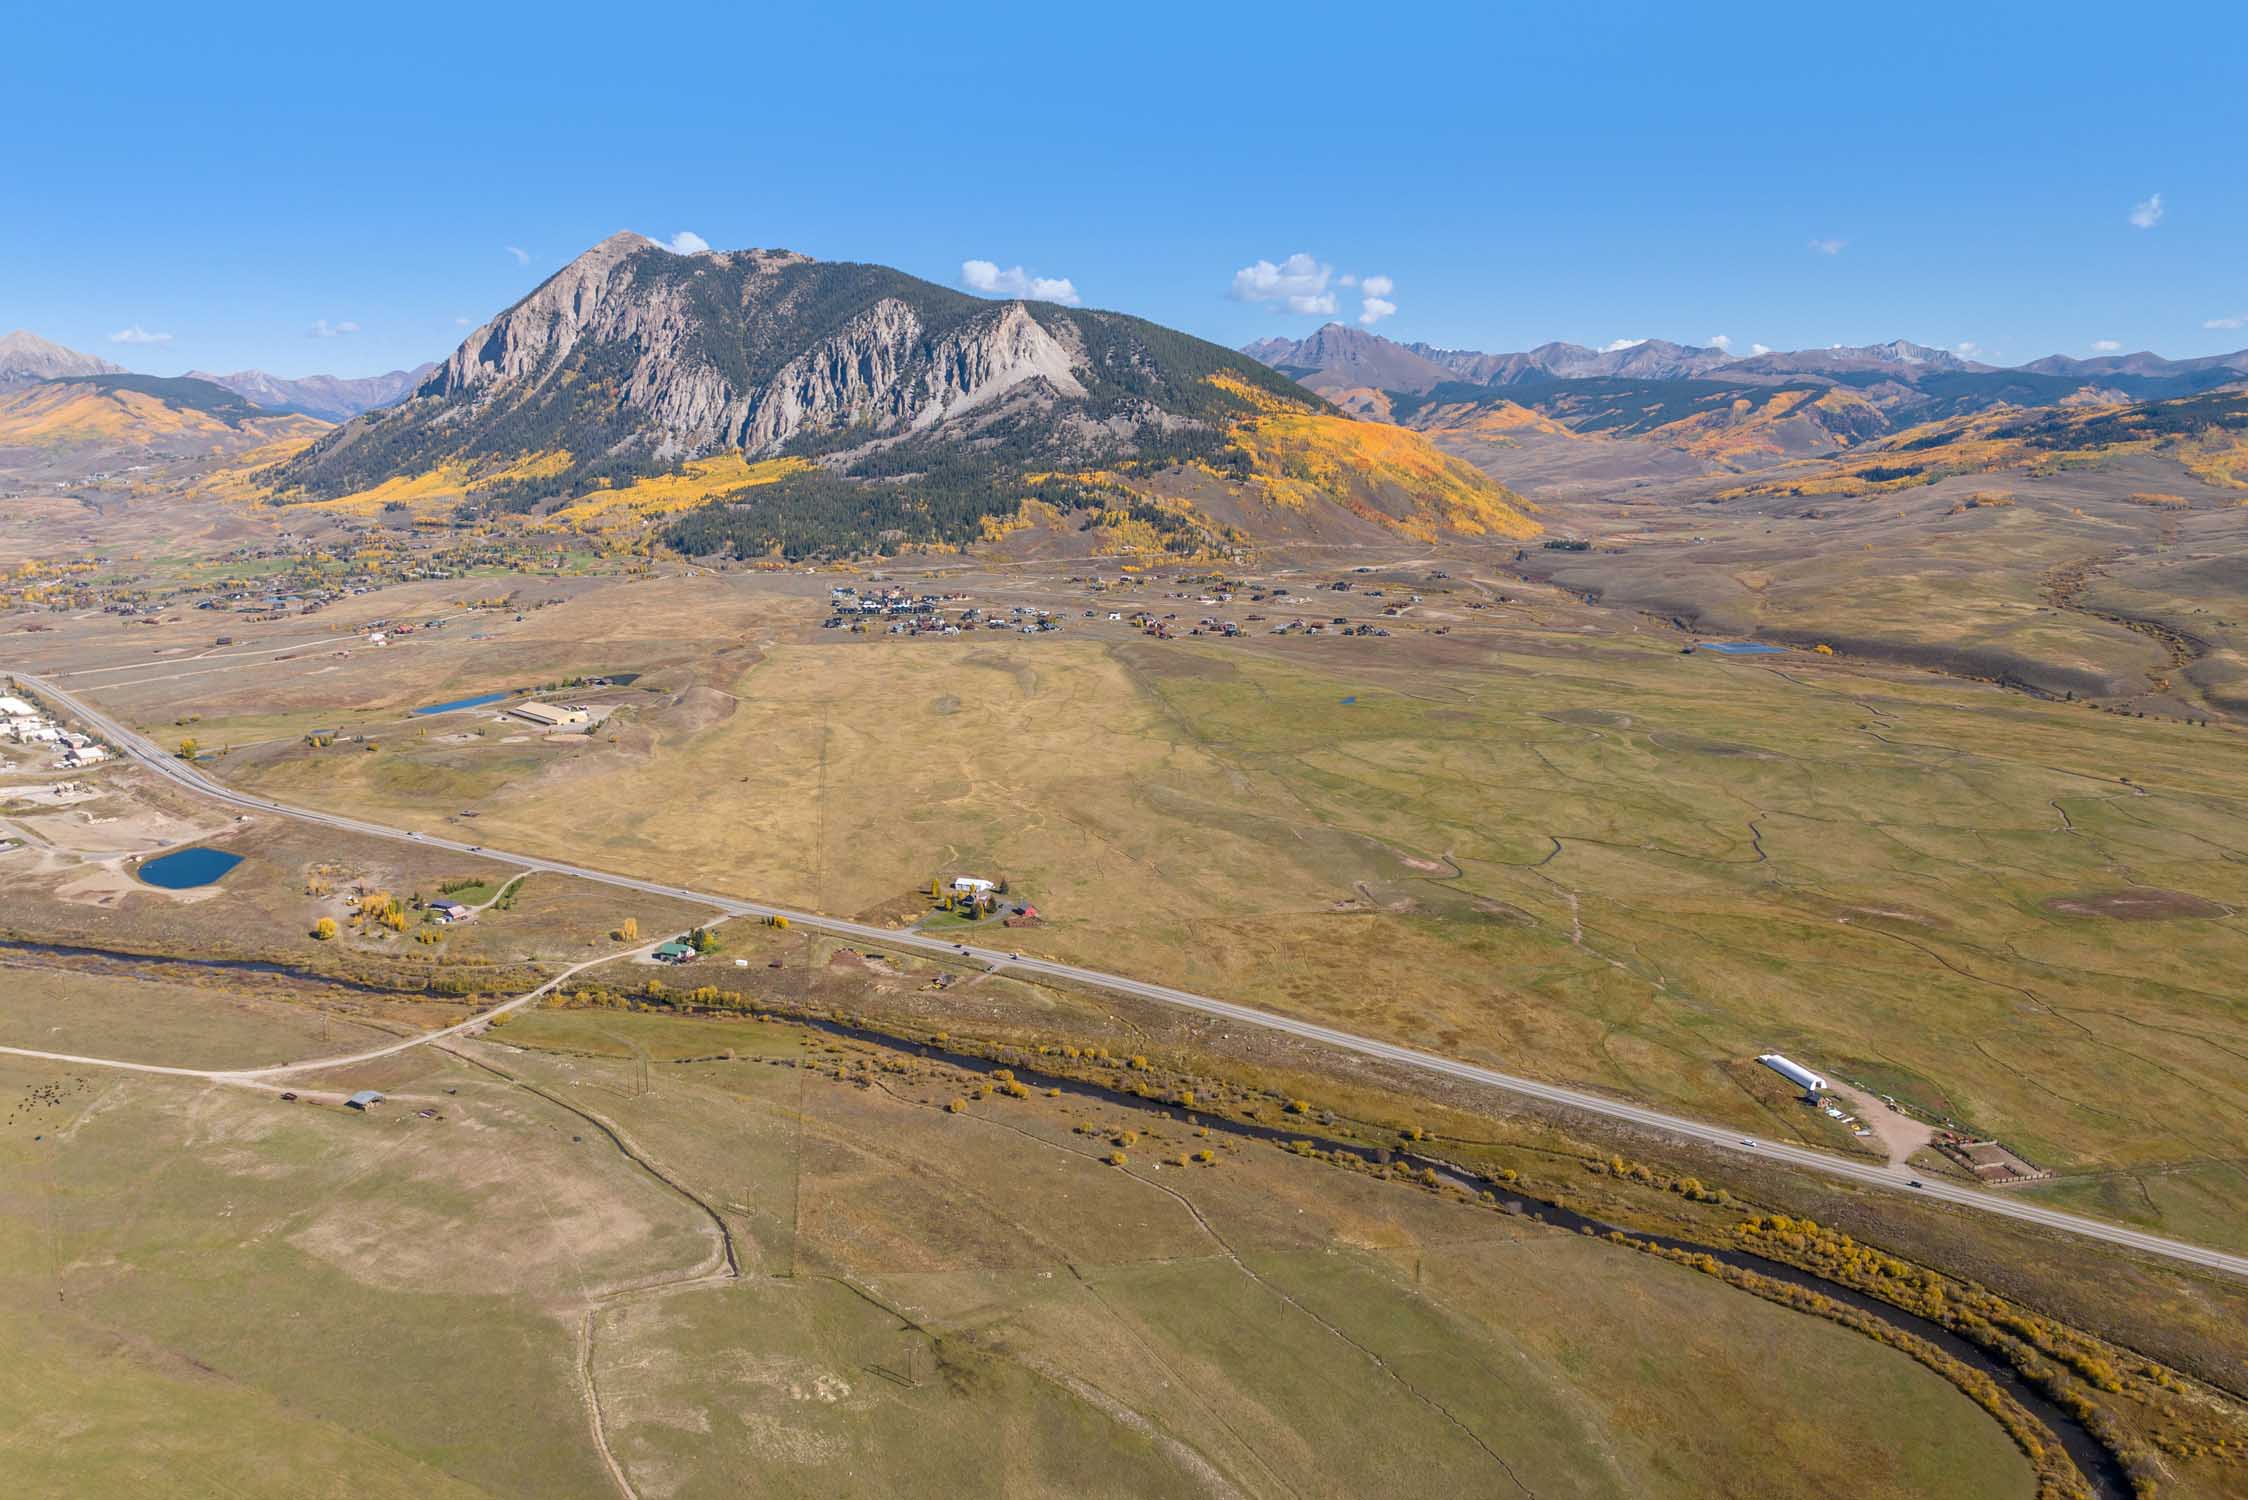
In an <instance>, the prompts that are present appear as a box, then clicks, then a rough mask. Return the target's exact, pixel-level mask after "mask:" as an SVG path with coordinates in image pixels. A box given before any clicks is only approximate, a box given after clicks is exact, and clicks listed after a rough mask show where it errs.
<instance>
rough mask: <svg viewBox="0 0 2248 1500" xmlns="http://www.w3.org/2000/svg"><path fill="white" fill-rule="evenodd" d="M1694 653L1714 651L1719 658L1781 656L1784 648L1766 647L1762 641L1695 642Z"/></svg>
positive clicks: (1784, 651) (1784, 650)
mask: <svg viewBox="0 0 2248 1500" xmlns="http://www.w3.org/2000/svg"><path fill="white" fill-rule="evenodd" d="M1694 649H1695V650H1696V651H1715V652H1716V653H1717V654H1718V655H1720V656H1783V655H1785V654H1786V653H1787V648H1786V647H1785V646H1767V645H1765V644H1764V643H1763V642H1762V641H1696V642H1694Z"/></svg>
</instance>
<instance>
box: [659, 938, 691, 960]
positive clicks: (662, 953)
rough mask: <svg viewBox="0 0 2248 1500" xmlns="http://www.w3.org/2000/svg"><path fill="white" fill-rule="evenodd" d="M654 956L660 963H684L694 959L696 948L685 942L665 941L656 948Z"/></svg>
mask: <svg viewBox="0 0 2248 1500" xmlns="http://www.w3.org/2000/svg"><path fill="white" fill-rule="evenodd" d="M653 957H654V958H655V960H656V962H657V963H659V964H683V963H688V962H691V961H692V960H693V959H694V957H695V950H694V949H692V948H690V947H688V946H687V945H686V944H685V943H679V942H672V943H665V944H663V945H661V946H660V947H658V948H657V949H656V951H655V953H654V955H653Z"/></svg>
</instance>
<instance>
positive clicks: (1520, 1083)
mask: <svg viewBox="0 0 2248 1500" xmlns="http://www.w3.org/2000/svg"><path fill="white" fill-rule="evenodd" d="M13 675H14V676H15V678H16V680H17V681H18V682H21V683H22V684H24V685H25V686H26V687H28V688H30V689H32V690H33V691H34V692H37V693H40V694H43V695H44V696H45V697H46V698H47V699H48V700H49V701H50V702H51V703H53V704H54V705H55V706H57V707H59V708H63V709H66V710H68V711H69V712H70V713H71V714H73V715H75V716H76V717H77V718H78V719H79V720H81V721H82V722H83V723H84V724H85V725H86V726H87V727H88V728H90V729H92V730H94V731H95V732H97V733H99V734H100V735H101V736H102V737H103V738H105V739H107V740H108V741H109V742H110V743H111V744H113V745H115V746H116V747H117V748H118V750H119V751H120V752H122V753H123V754H126V755H129V756H131V757H132V758H133V759H134V760H136V761H138V762H140V763H141V764H142V765H144V766H146V767H148V768H149V769H150V770H152V771H154V772H156V773H157V774H158V775H160V776H164V777H167V778H169V779H170V780H172V781H174V782H177V783H178V784H179V785H181V786H183V787H186V788H188V789H189V790H191V791H194V792H197V793H200V794H202V795H204V796H207V797H211V798H214V799H216V800H217V801H219V802H222V803H225V804H227V805H229V806H233V807H239V808H243V809H245V810H247V811H252V812H263V813H272V814H275V815H278V816H281V817H286V818H295V819H299V820H301V821H303V822H308V823H315V824H319V825H321V826H323V827H327V828H337V829H343V830H346V831H348V832H352V833H360V834H366V835H368V836H370V837H373V838H386V839H400V840H404V841H406V842H409V843H417V844H425V845H428V846H429V847H431V848H436V849H451V850H455V851H457V852H459V853H463V854H477V855H481V856H483V857H485V858H487V859H491V860H494V861H498V862H501V863H505V864H511V865H516V866H520V867H521V868H523V869H527V870H542V871H546V872H549V873H551V874H556V875H570V876H575V877H577V878H578V879H581V880H591V881H597V882H599V883H601V884H603V885H610V886H617V887H620V888H622V889H625V890H633V891H645V892H647V893H649V894H651V895H657V896H670V897H673V898H676V899H678V900H681V901H686V902H691V903H694V904H698V905H702V906H708V907H711V908H713V909H715V910H718V911H723V912H727V913H730V914H732V915H734V916H742V917H760V918H762V917H769V916H781V917H786V918H787V919H788V920H789V923H790V924H791V925H792V926H800V927H805V928H809V929H811V930H813V931H816V932H826V933H832V934H834V935H836V936H839V937H848V938H852V939H854V940H856V941H860V942H866V943H873V944H879V945H881V946H882V947H885V948H900V949H913V950H916V951H920V952H926V953H933V954H939V955H949V956H953V957H959V956H963V955H965V956H967V957H969V958H972V959H975V960H976V961H978V962H980V963H983V964H986V965H989V966H990V967H992V968H994V969H1011V970H1014V971H1017V972H1020V973H1022V974H1025V975H1031V976H1036V977H1040V978H1046V979H1055V980H1061V981H1065V982H1067V983H1072V984H1078V985H1087V986H1091V987H1093V988H1096V989H1104V990H1108V991H1110V992H1112V993H1115V994H1122V995H1131V996H1134V997H1137V998H1139V999H1142V1000H1150V1001H1154V1002H1156V1003H1158V1004H1161V1005H1168V1006H1174V1007H1177V1008H1179V1009H1183V1010H1192V1011H1199V1012H1201V1013H1202V1014H1204V1015H1209V1016H1217V1017H1220V1018H1222V1019H1225V1020H1228V1021H1235V1022H1239V1023H1240V1024H1242V1025H1244V1026H1256V1027H1261V1028H1263V1029H1265V1030H1267V1031H1276V1032H1281V1033H1284V1034H1286V1035H1289V1036H1294V1037H1301V1038H1303V1039H1304V1040H1307V1041H1312V1042H1318V1043H1321V1044H1323V1045H1325V1046H1329V1047H1333V1048H1336V1049H1338V1050H1340V1051H1345V1052H1352V1053H1356V1054H1358V1055H1359V1056H1362V1057H1368V1058H1373V1059H1375V1060H1377V1061H1380V1062H1384V1063H1389V1064H1393V1065H1395V1066H1398V1067H1403V1068H1408V1069H1412V1070H1415V1071H1418V1072H1421V1073H1426V1074H1430V1075H1434V1076H1440V1077H1445V1078H1451V1079H1456V1080H1458V1081H1461V1082H1464V1083H1471V1084H1478V1085H1481V1086H1483V1087H1486V1088H1493V1089H1499V1090H1502V1091H1504V1092H1506V1093H1509V1094H1513V1095H1516V1096H1518V1097H1521V1098H1527V1099H1535V1100H1537V1101H1539V1102H1540V1103H1543V1104H1549V1105H1555V1106H1558V1107H1560V1108H1563V1109H1572V1110H1581V1111H1583V1112H1585V1113H1587V1114H1591V1115H1598V1116H1602V1117H1605V1118H1607V1119H1611V1120H1621V1121H1624V1122H1626V1123H1628V1124H1632V1125H1637V1126H1640V1127H1642V1128H1645V1129H1649V1130H1655V1131H1660V1132H1662V1133H1664V1134H1667V1135H1671V1136H1676V1137H1679V1138H1682V1139H1685V1140H1691V1141H1695V1142H1698V1143H1700V1144H1702V1145H1706V1146H1713V1147H1716V1148H1717V1149H1719V1150H1723V1151H1731V1152H1737V1153H1740V1154H1742V1155H1747V1156H1754V1157H1758V1158H1761V1159H1763V1160H1766V1161H1774V1162H1780V1163H1783V1164H1785V1165H1788V1166H1791V1167H1798V1168H1801V1169H1803V1170H1805V1171H1809V1172H1818V1173H1822V1174H1824V1175H1826V1176H1828V1177H1836V1178H1841V1179H1844V1180H1846V1181H1850V1182H1855V1183H1860V1184H1863V1185H1867V1186H1871V1187H1878V1188H1885V1189H1889V1190H1893V1191H1896V1192H1901V1193H1908V1194H1913V1195H1915V1196H1918V1197H1923V1198H1933V1199H1938V1200H1940V1201H1942V1202H1944V1203H1948V1204H1954V1205H1957V1206H1959V1207H1961V1208H1966V1209H1972V1210H1974V1211H1976V1212H1978V1213H1987V1214H1997V1215H2000V1216H2002V1217H2005V1218H2010V1219H2016V1220H2019V1221H2021V1222H2024V1223H2028V1224H2034V1225H2037V1226H2038V1227H2040V1228H2044V1229H2050V1230H2056V1231H2059V1232H2061V1233H2065V1234H2072V1235H2077V1236H2080V1237H2082V1238H2085V1239H2090V1240H2098V1241H2101V1242H2102V1243H2105V1244H2109V1245H2118V1246H2121V1247H2123V1248H2125V1249H2130V1250H2137V1251H2141V1252H2144V1253H2146V1254H2149V1255H2158V1256H2163V1257H2165V1258H2167V1259H2170V1260H2176V1261H2183V1262H2185V1263H2187V1264H2190V1265H2195V1266H2200V1267H2203V1268H2205V1269H2208V1270H2214V1271H2222V1272H2226V1273H2228V1274H2230V1275H2234V1276H2240V1277H2244V1278H2248V1256H2242V1255H2233V1254H2228V1253H2226V1252H2224V1251H2221V1250H2212V1249H2209V1248H2207V1247H2205V1246H2201V1245H2192V1244H2187V1243H2186V1242H2184V1241H2182V1240H2173V1239H2168V1238H2166V1237H2164V1236H2162V1235H2156V1234H2147V1233H2145V1232H2143V1231H2141V1230H2136V1229H2130V1228H2126V1227H2125V1226H2123V1225H2120V1224H2108V1223H2102V1222H2101V1221H2099V1220H2097V1219H2086V1218H2081V1217H2079V1216H2077V1215H2075V1214H2068V1213H2062V1212H2060V1211H2059V1210H2057V1209H2050V1208H2045V1207H2042V1206H2041V1205H2039V1204H2036V1203H2033V1202H2029V1201H2026V1200H2024V1199H2021V1198H2016V1197H2010V1196H2008V1195H2006V1194H2004V1193H2002V1192H1998V1191H1993V1190H1988V1189H1982V1188H1973V1187H1966V1186H1962V1185H1959V1184H1956V1183H1951V1182H1946V1181H1943V1180H1941V1179H1937V1178H1924V1179H1921V1185H1920V1186H1918V1187H1914V1186H1912V1185H1911V1182H1912V1179H1911V1177H1910V1174H1909V1173H1908V1172H1907V1171H1905V1170H1903V1169H1899V1168H1893V1167H1888V1166H1875V1165H1872V1164H1870V1163H1865V1162H1858V1161H1852V1160H1849V1159H1847V1158H1844V1157H1839V1156H1834V1155H1831V1154H1830V1153H1828V1152H1824V1151H1815V1150H1812V1149H1810V1148H1808V1147H1804V1146H1794V1145H1786V1144H1782V1143H1779V1142H1774V1141H1764V1140H1758V1139H1754V1138H1750V1137H1744V1136H1742V1135H1740V1134H1739V1133H1738V1132H1737V1131H1732V1130H1725V1129H1722V1128H1720V1127H1718V1126H1715V1125H1709V1124H1705V1123H1703V1122H1701V1121H1698V1120H1690V1119H1685V1118H1683V1117H1681V1116H1678V1115H1672V1114H1665V1113H1663V1112H1662V1111H1660V1110H1655V1109H1649V1108H1647V1107H1645V1106H1644V1105H1638V1104H1633V1103H1631V1102H1629V1101H1628V1100H1622V1099H1616V1098H1612V1097H1609V1096H1607V1095H1602V1094H1594V1093H1587V1092H1585V1091H1584V1090H1581V1089H1572V1088H1564V1087H1562V1086H1561V1085H1558V1084H1551V1083H1541V1082H1539V1081H1537V1080H1536V1079H1531V1078H1518V1077H1516V1076H1514V1075H1513V1074H1511V1073H1502V1072H1499V1071H1497V1070H1496V1069H1492V1068H1485V1067H1480V1066H1478V1065H1476V1064H1473V1063H1465V1062H1459V1061H1456V1060H1454V1059H1452V1058H1448V1057H1439V1056H1437V1055H1435V1054H1434V1053H1429V1052H1421V1051H1417V1050H1415V1049H1413V1048H1410V1047H1400V1046H1397V1045H1395V1044H1393V1043H1390V1042H1383V1041H1377V1040H1375V1039H1373V1038H1371V1037H1363V1036H1358V1035H1355V1034H1353V1033H1351V1032H1347V1031H1337V1030H1335V1029H1334V1028H1333V1027H1329V1026H1320V1025H1316V1024H1314V1023H1312V1022H1309V1021H1299V1020H1296V1019H1295V1018H1293V1017H1291V1016H1283V1015H1276V1014H1274V1013H1273V1012H1271V1011H1266V1010H1258V1009H1256V1008H1254V1007H1252V1006H1247V1005H1236V1004H1233V1003H1232V1002H1230V1001H1225V1000H1217V999H1213V998H1211V997H1210V996H1207V995H1197V994H1194V993H1192V992H1191V991H1187V990H1179V989H1173V988H1171V987H1170V986H1168V985H1160V984H1150V983H1147V982H1146V981H1144V980H1138V979H1131V978H1127V977H1125V976H1123V975H1120V974H1107V973H1103V972H1101V971H1100V970H1098V969H1087V968H1081V967H1079V966H1077V965H1075V964H1065V963H1057V962H1054V961H1053V960H1051V959H1043V958H1031V957H1020V958H1018V957H1016V956H1015V955H1013V954H1011V953H1003V952H999V951H997V950H994V949H990V948H983V947H978V946H973V945H966V946H963V945H960V944H955V943H949V942H946V941H944V940H943V939H942V938H935V937H930V936H927V935H925V934H922V933H917V932H903V931H900V930H898V929H896V928H891V927H876V926H872V925H870V924H868V923H864V922H852V921H847V920H845V919H843V918H840V917H829V916H823V915H821V914H820V913H818V912H807V911H797V910H794V909H792V908H790V907H785V906H773V905H769V904H766V903H763V902H756V901H742V900H739V899H736V898H734V897H731V896H723V895H717V894H714V893H712V892H709V891H691V890H688V889H686V888H684V887H682V886H675V885H666V884H664V883H662V882H661V881H654V880H642V879H639V878H637V877H635V876H631V875H619V874H616V873H614V872H611V871H608V870H596V869H592V868H589V867H587V866H584V865H574V864H569V863H566V862H564V861H562V860H554V859H544V858H541V857H539V856H538V855H534V854H515V853H510V852H507V851H504V850H499V849H491V848H486V847H484V846H482V845H477V844H464V843H461V842H459V841H457V840H454V839H447V838H441V837H438V836H437V835H435V834H423V833H416V832H414V831H412V830H409V829H399V828H392V827H389V826H387V825H385V824H381V823H370V822H367V821H366V820H364V819H360V818H350V817H345V816H342V815H341V814H337V813H326V812H320V811H317V810H315V809H312V808H304V807H293V806H290V805H289V804H287V803H282V802H276V801H274V800H272V799H271V798H268V797H258V796H253V795H251V794H249V793H246V792H241V791H237V790H235V789H234V788H232V787H229V786H226V785H225V784H223V783H221V782H218V781H214V780H212V779H211V778H210V777H208V776H206V775H204V774H203V773H202V772H201V771H199V770H197V769H196V768H195V767H194V766H193V765H192V764H190V763H188V762H186V761H182V760H179V759H177V758H176V757H174V756H171V755H167V754H165V753H164V751H162V750H161V749H159V748H158V747H157V746H156V745H154V744H152V743H151V742H150V741H148V740H147V739H145V738H144V737H142V736H141V735H139V734H137V733H135V732H134V731H133V730H131V729H128V728H126V727H125V726H124V725H123V724H120V723H118V722H117V721H116V720H114V719H112V718H110V717H109V716H108V715H106V714H104V713H102V712H101V711H100V710H98V709H96V708H94V707H92V706H91V705H89V704H87V703H85V702H84V701H82V700H80V699H78V698H75V697H73V696H72V695H70V694H69V693H66V692H64V691H62V690H61V689H59V688H57V687H56V686H54V685H53V684H52V683H51V682H48V681H46V680H44V679H41V678H38V677H33V676H30V675H28V674H25V673H20V672H19V673H15V674H13ZM409 1045H410V1044H409ZM74 1060H75V1061H80V1062H85V1063H98V1062H99V1061H100V1060H99V1059H94V1058H81V1059H74ZM312 1065H313V1064H306V1065H302V1066H312ZM297 1070H299V1069H297V1068H292V1069H291V1071H297ZM150 1071H156V1070H154V1069H150ZM181 1071H187V1070H181ZM206 1076H208V1075H206Z"/></svg>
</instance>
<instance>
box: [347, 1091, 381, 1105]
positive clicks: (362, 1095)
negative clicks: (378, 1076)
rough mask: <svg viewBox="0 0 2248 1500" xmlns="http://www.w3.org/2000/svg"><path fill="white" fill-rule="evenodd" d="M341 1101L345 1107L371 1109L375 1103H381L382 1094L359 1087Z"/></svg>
mask: <svg viewBox="0 0 2248 1500" xmlns="http://www.w3.org/2000/svg"><path fill="white" fill-rule="evenodd" d="M343 1102H344V1107H345V1108H347V1109H358V1110H367V1109H373V1108H374V1107H375V1106H376V1105H378V1104H380V1103H382V1095H380V1094H378V1093H376V1092H375V1091H374V1090H373V1089H361V1090H360V1091H359V1092H358V1093H356V1094H353V1095H352V1096H351V1097H350V1098H348V1099H346V1100H344V1101H343Z"/></svg>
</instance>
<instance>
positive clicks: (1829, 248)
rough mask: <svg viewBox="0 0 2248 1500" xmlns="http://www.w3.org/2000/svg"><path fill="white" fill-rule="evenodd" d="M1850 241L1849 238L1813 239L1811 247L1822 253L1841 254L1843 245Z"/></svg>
mask: <svg viewBox="0 0 2248 1500" xmlns="http://www.w3.org/2000/svg"><path fill="white" fill-rule="evenodd" d="M1849 243H1850V242H1849V241H1848V240H1813V241H1811V248H1812V249H1813V250H1816V251H1818V252H1819V254H1821V255H1840V254H1841V253H1842V247H1843V246H1845V245H1847V244H1849Z"/></svg>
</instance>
